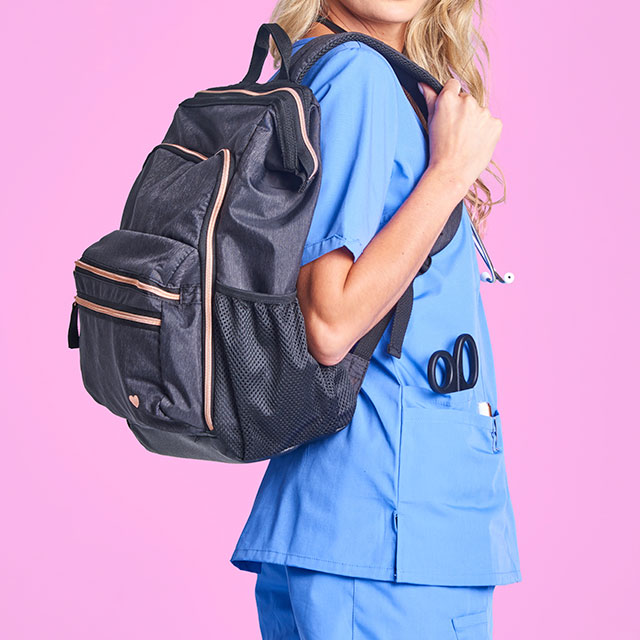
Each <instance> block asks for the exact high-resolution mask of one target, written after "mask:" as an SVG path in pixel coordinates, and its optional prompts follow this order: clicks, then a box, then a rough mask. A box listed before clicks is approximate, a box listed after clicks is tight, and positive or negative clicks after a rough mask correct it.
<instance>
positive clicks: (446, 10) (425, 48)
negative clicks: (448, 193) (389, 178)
mask: <svg viewBox="0 0 640 640" xmlns="http://www.w3.org/2000/svg"><path fill="white" fill-rule="evenodd" d="M474 13H476V14H477V16H478V22H479V23H480V22H481V21H482V16H483V9H482V0H426V2H425V4H424V6H423V7H422V9H421V10H420V11H419V12H418V13H417V14H416V15H415V16H414V17H413V18H412V19H411V20H409V21H408V23H407V26H406V32H405V47H404V49H403V51H402V53H403V54H404V55H405V56H407V57H408V58H410V59H411V60H413V61H414V62H415V63H416V64H419V65H420V66H421V67H423V68H425V69H427V70H428V71H429V73H431V75H432V76H434V77H435V78H436V79H437V80H438V81H439V82H440V83H442V84H444V83H445V82H446V81H447V80H448V79H449V78H451V77H456V78H457V79H458V80H459V81H460V84H461V85H462V89H463V91H466V92H467V93H469V94H471V95H472V96H473V97H474V98H475V99H476V100H477V101H478V103H479V104H480V105H481V106H486V102H485V101H486V100H487V90H486V87H485V83H484V81H483V79H482V76H481V75H480V71H479V69H478V67H477V66H476V64H475V63H474V58H475V56H476V54H477V52H478V50H482V52H483V53H484V55H485V56H486V58H487V62H488V61H489V51H488V49H487V45H486V43H485V41H484V40H483V38H482V36H481V35H480V33H479V32H478V31H477V30H476V28H475V27H474V25H473V15H474ZM318 15H326V10H325V5H324V2H323V0H278V2H277V3H276V6H275V7H274V9H273V11H272V13H271V18H270V20H269V21H270V22H277V23H278V24H279V25H280V26H281V27H282V28H283V29H284V30H285V31H286V32H287V34H288V36H289V38H290V40H291V41H292V42H295V41H296V40H299V39H300V38H301V37H302V36H304V35H305V34H306V33H307V31H308V30H309V29H310V27H311V26H312V25H313V22H314V21H315V19H316V17H317V16H318ZM270 52H271V55H272V56H273V58H274V67H276V68H278V67H279V65H280V54H279V53H278V50H277V48H276V46H275V44H274V43H273V41H271V42H270ZM479 63H480V68H481V69H482V71H483V72H484V66H483V65H482V61H479ZM490 164H492V165H494V166H495V168H496V169H497V170H498V172H499V174H500V176H499V177H498V176H497V175H496V174H495V173H494V172H493V171H491V170H490V169H489V168H487V169H486V171H487V172H488V173H489V174H491V175H492V176H493V177H494V178H495V179H496V180H497V181H498V183H500V184H501V185H502V187H503V195H502V197H501V198H500V199H499V200H492V198H491V190H490V189H489V187H488V186H487V185H486V184H485V183H484V182H483V181H482V180H481V179H480V177H478V179H477V180H476V181H475V182H474V183H473V185H472V186H471V188H470V189H469V192H468V193H467V195H466V196H465V198H464V199H465V203H466V205H467V209H468V210H469V213H470V214H471V219H472V220H473V222H474V225H475V227H476V229H477V230H478V231H479V232H480V233H481V234H483V233H484V230H485V227H486V218H487V217H488V215H489V212H490V211H491V207H492V206H493V205H494V204H498V203H500V202H505V200H506V185H505V181H504V176H503V174H502V171H501V170H500V168H499V167H498V165H497V164H496V163H495V162H494V161H493V160H492V161H491V162H490ZM479 192H482V194H484V199H482V198H481V197H480V195H479Z"/></svg>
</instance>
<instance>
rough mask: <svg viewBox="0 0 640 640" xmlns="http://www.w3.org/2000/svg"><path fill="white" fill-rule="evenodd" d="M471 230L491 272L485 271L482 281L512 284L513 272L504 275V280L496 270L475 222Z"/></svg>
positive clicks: (474, 240) (479, 251)
mask: <svg viewBox="0 0 640 640" xmlns="http://www.w3.org/2000/svg"><path fill="white" fill-rule="evenodd" d="M465 209H466V207H465ZM467 215H469V212H468V210H467ZM469 218H471V216H470V215H469ZM471 229H472V231H473V242H474V243H475V245H476V249H477V250H478V253H479V254H480V255H481V256H482V259H483V260H484V263H485V264H486V265H487V267H489V269H490V270H491V273H489V272H488V271H483V272H482V273H481V274H480V279H481V280H483V281H484V282H496V280H497V281H498V282H502V284H511V283H512V282H513V280H514V278H515V276H514V275H513V273H511V271H507V272H506V273H505V274H504V278H503V277H502V276H501V275H500V274H499V273H498V272H497V271H496V270H495V267H494V266H493V262H491V257H490V256H489V252H488V251H487V248H486V247H485V246H484V243H483V242H482V239H481V238H480V235H479V234H478V231H477V230H476V227H475V225H474V224H473V221H471Z"/></svg>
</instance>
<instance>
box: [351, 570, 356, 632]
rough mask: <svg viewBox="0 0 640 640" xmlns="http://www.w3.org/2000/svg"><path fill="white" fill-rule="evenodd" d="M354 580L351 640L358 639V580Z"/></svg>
mask: <svg viewBox="0 0 640 640" xmlns="http://www.w3.org/2000/svg"><path fill="white" fill-rule="evenodd" d="M352 580H353V591H352V595H351V640H355V637H356V579H355V578H352Z"/></svg>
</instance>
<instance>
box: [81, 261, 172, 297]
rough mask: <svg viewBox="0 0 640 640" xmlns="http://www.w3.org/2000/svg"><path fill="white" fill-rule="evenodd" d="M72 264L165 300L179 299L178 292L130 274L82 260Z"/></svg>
mask: <svg viewBox="0 0 640 640" xmlns="http://www.w3.org/2000/svg"><path fill="white" fill-rule="evenodd" d="M74 264H75V265H76V268H77V269H81V270H84V271H88V272H90V273H94V274H96V275H98V276H102V277H103V278H108V279H109V280H113V281H115V282H120V283H122V284H128V285H130V286H132V287H136V288H137V289H141V290H142V291H146V292H147V293H152V294H153V295H154V296H158V297H160V298H165V299H167V300H180V294H179V293H175V292H173V291H169V290H168V289H164V288H162V287H158V286H156V285H153V284H147V283H146V282H141V281H140V280H138V279H137V278H131V277H130V276H124V275H121V274H119V273H117V272H115V271H110V270H107V269H102V268H101V267H95V266H94V265H92V264H89V263H87V262H84V261H83V260H76V261H75V263H74Z"/></svg>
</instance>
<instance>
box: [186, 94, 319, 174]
mask: <svg viewBox="0 0 640 640" xmlns="http://www.w3.org/2000/svg"><path fill="white" fill-rule="evenodd" d="M276 91H286V92H287V93H288V94H290V95H291V96H292V97H293V99H294V100H295V103H296V110H297V115H298V122H299V125H300V131H301V133H302V140H303V142H304V144H305V147H306V148H307V150H308V152H309V155H310V156H311V158H312V159H313V170H312V172H311V174H310V175H309V178H308V181H309V180H311V178H313V176H314V175H315V174H316V173H317V171H318V165H319V163H318V156H317V155H316V152H315V150H314V148H313V145H312V144H311V141H310V140H309V135H308V133H307V126H306V120H305V117H304V106H303V104H302V99H301V98H300V96H299V95H298V93H297V92H296V91H295V90H294V89H292V88H290V87H279V88H278V89H271V90H270V91H250V90H249V89H202V90H201V91H197V92H196V94H198V93H212V94H221V93H242V94H245V95H249V96H264V95H268V94H270V93H274V92H276ZM287 124H288V122H287V121H286V120H285V121H284V122H283V123H282V125H283V127H286V126H287ZM287 153H288V154H289V158H288V160H289V161H290V162H291V165H290V166H291V167H292V168H293V167H294V165H295V161H296V158H295V152H294V151H291V149H290V147H289V148H288V149H287Z"/></svg>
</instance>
